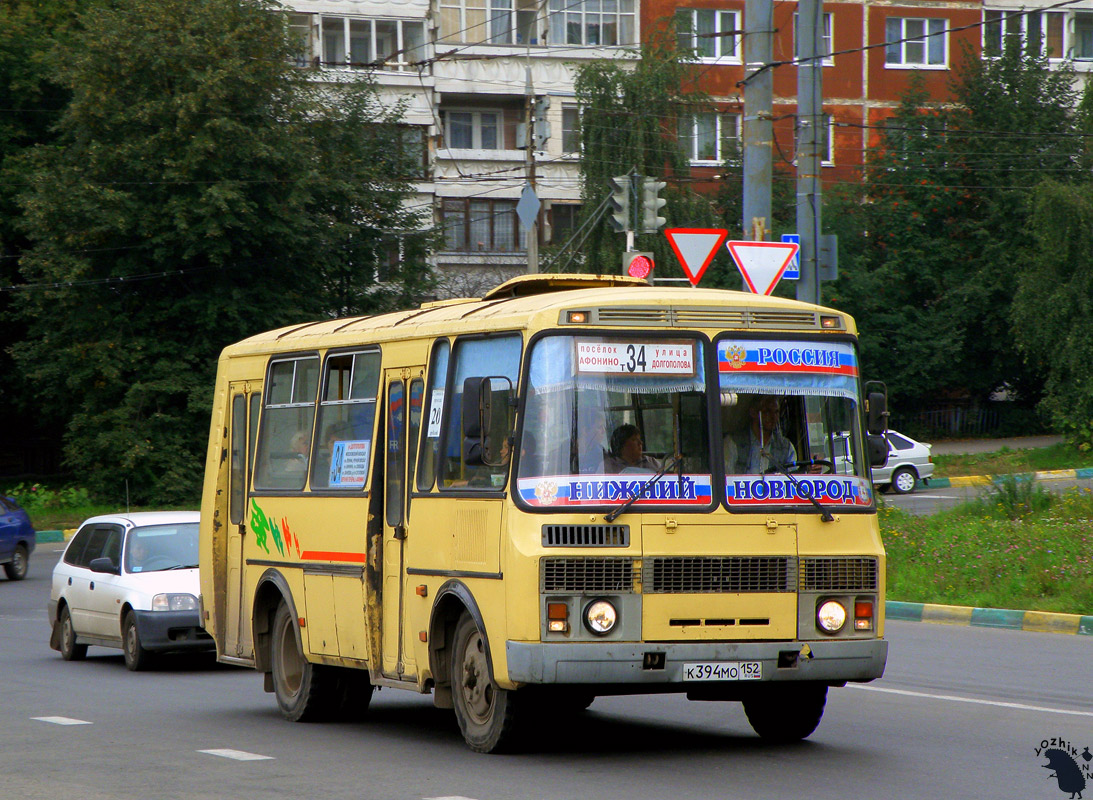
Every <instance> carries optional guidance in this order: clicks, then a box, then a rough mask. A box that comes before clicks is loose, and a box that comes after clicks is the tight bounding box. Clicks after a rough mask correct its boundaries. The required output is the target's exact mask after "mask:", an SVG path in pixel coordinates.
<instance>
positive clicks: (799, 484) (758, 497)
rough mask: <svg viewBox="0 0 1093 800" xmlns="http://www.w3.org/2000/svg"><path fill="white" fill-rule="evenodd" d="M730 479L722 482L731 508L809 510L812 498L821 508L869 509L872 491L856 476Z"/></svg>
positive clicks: (866, 483) (746, 477) (771, 476)
mask: <svg viewBox="0 0 1093 800" xmlns="http://www.w3.org/2000/svg"><path fill="white" fill-rule="evenodd" d="M794 478H795V479H796V480H792V479H790V478H788V477H786V476H784V475H729V476H727V477H726V478H725V499H726V500H727V501H728V504H729V505H730V506H732V507H734V508H737V507H746V506H763V505H781V506H802V507H804V506H811V505H812V500H811V499H809V498H812V499H814V500H816V501H817V502H818V503H820V504H821V505H824V506H868V505H871V504H872V503H873V489H872V485H871V483H870V482H869V481H868V480H866V479H865V478H859V477H856V476H847V475H840V476H837V477H836V476H834V475H831V476H824V475H795V476H794Z"/></svg>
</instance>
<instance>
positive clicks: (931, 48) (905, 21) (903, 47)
mask: <svg viewBox="0 0 1093 800" xmlns="http://www.w3.org/2000/svg"><path fill="white" fill-rule="evenodd" d="M946 22H947V20H944V19H937V18H934V19H912V18H909V17H889V18H888V19H887V20H886V21H885V27H884V33H885V41H886V42H887V43H888V46H887V47H886V48H885V58H884V62H885V64H886V65H888V66H894V67H897V66H898V67H944V66H945V64H946V63H947V57H946V52H947V49H948V48H947V46H946V36H947V34H946Z"/></svg>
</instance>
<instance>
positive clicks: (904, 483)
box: [892, 467, 918, 494]
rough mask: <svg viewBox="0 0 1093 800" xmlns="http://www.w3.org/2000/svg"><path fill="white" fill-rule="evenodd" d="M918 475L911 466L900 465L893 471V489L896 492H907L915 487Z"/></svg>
mask: <svg viewBox="0 0 1093 800" xmlns="http://www.w3.org/2000/svg"><path fill="white" fill-rule="evenodd" d="M917 482H918V475H916V474H915V471H914V470H913V469H911V468H910V467H900V468H899V469H897V470H896V471H895V472H893V473H892V491H894V492H895V493H896V494H907V493H908V492H911V491H913V490H914V488H915V484H916V483H917Z"/></svg>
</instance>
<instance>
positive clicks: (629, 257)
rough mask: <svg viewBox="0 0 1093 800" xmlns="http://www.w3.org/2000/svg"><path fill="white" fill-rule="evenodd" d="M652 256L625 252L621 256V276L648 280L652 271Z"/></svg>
mask: <svg viewBox="0 0 1093 800" xmlns="http://www.w3.org/2000/svg"><path fill="white" fill-rule="evenodd" d="M653 266H654V263H653V254H652V253H638V252H635V251H633V250H627V251H626V252H625V253H623V254H622V274H623V275H629V276H630V277H631V278H648V277H649V273H650V272H652V271H653Z"/></svg>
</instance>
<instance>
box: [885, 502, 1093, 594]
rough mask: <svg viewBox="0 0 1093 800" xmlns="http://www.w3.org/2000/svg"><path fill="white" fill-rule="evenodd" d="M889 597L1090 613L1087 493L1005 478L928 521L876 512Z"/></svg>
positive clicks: (1091, 527) (1092, 576) (1092, 577)
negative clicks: (1053, 489) (1058, 491)
mask: <svg viewBox="0 0 1093 800" xmlns="http://www.w3.org/2000/svg"><path fill="white" fill-rule="evenodd" d="M880 525H881V535H882V536H883V537H884V544H885V548H886V550H887V552H888V599H889V600H902V601H905V602H913V603H942V604H946V605H958V606H973V607H979V608H1016V609H1028V610H1033V611H1055V612H1063V613H1070V614H1093V490H1091V489H1089V488H1079V489H1071V490H1068V491H1067V492H1066V493H1064V494H1062V495H1052V494H1050V493H1048V492H1047V491H1046V490H1044V489H1043V488H1042V487H1040V486H1039V485H1037V484H1035V483H1033V482H1020V481H1009V482H1005V483H1004V484H1003V485H1002V486H1001V487H994V488H991V489H989V490H987V491H985V492H984V494H983V496H982V497H981V498H980V499H979V500H977V501H974V502H971V503H967V504H965V505H963V506H960V507H958V508H956V509H953V510H950V511H945V512H940V513H937V514H934V515H932V516H914V515H912V514H907V513H905V512H903V511H900V510H899V509H897V508H895V507H893V506H888V505H884V506H882V508H881V510H880Z"/></svg>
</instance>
